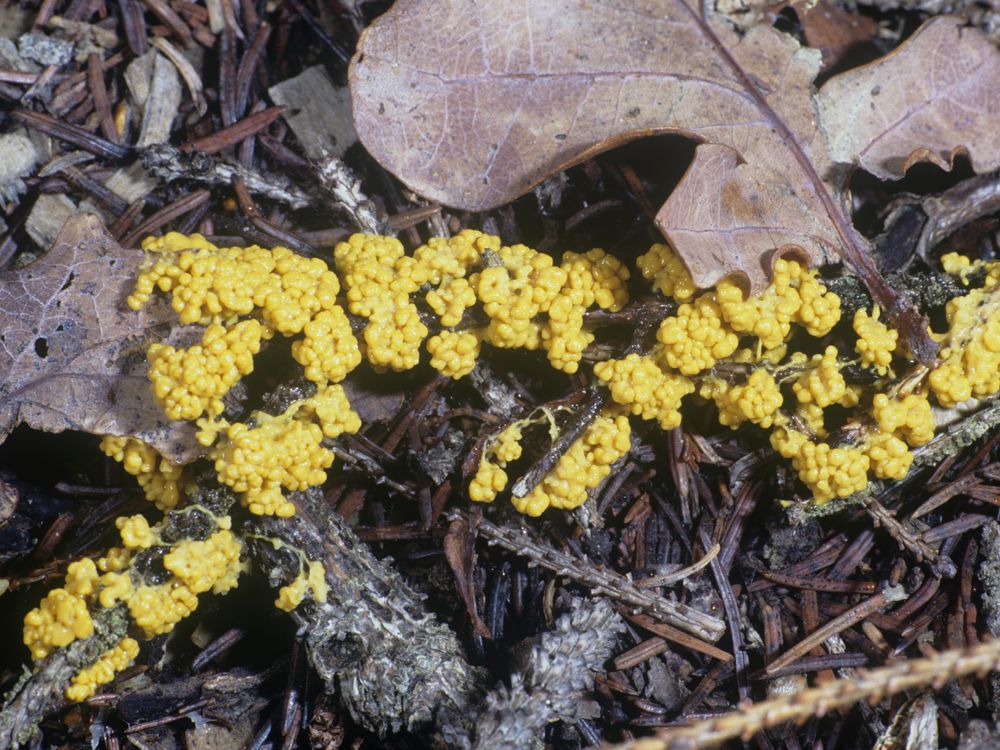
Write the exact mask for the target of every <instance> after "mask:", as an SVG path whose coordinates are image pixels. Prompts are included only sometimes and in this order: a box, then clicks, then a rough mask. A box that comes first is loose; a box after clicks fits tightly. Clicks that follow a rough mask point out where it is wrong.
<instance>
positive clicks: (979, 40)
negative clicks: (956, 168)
mask: <svg viewBox="0 0 1000 750" xmlns="http://www.w3.org/2000/svg"><path fill="white" fill-rule="evenodd" d="M963 23H964V22H963V21H962V20H961V19H959V18H955V17H953V16H940V17H938V18H933V19H931V20H930V21H928V22H927V23H926V24H924V25H923V26H922V27H921V28H920V29H918V30H917V31H916V32H915V33H914V35H913V36H912V37H910V39H909V40H908V41H907V43H906V44H904V45H903V46H901V47H900V48H899V49H897V50H896V51H895V52H893V53H892V54H889V55H887V56H885V57H883V58H881V59H880V60H876V61H875V62H873V63H870V64H868V65H865V66H864V67H861V68H857V69H855V70H851V71H848V72H847V73H843V74H841V75H839V76H837V77H835V78H833V79H831V80H830V81H829V82H828V83H827V84H826V85H825V86H823V88H822V89H821V90H820V92H819V95H818V97H817V101H818V103H819V109H820V115H821V118H822V123H823V128H824V130H825V131H826V134H827V141H828V143H829V145H830V154H831V156H832V157H833V159H834V160H835V161H838V162H841V163H845V164H854V163H856V164H858V165H859V166H860V167H861V168H863V169H864V170H866V171H868V172H871V173H872V174H873V175H875V176H876V177H880V178H882V179H886V180H887V179H899V178H900V177H902V176H903V173H904V172H905V171H906V170H907V169H908V168H909V167H910V166H911V165H912V164H914V163H915V162H917V161H923V160H927V161H931V162H933V163H934V164H937V165H938V166H939V167H942V168H944V169H950V168H951V162H952V159H953V157H954V155H955V154H956V153H958V152H966V153H968V155H969V160H970V161H971V162H972V166H973V168H974V169H975V170H976V171H977V172H989V171H991V170H994V169H997V168H998V167H1000V97H997V87H998V85H1000V52H998V51H997V47H996V44H995V43H994V42H993V41H991V40H990V39H989V37H987V36H986V35H985V34H983V33H982V32H980V31H978V30H976V29H971V28H968V27H965V26H963Z"/></svg>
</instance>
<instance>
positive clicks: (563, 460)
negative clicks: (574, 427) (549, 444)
mask: <svg viewBox="0 0 1000 750" xmlns="http://www.w3.org/2000/svg"><path fill="white" fill-rule="evenodd" d="M631 434H632V432H631V427H630V425H629V422H628V417H626V416H624V415H617V416H613V415H612V413H605V414H602V415H601V416H599V417H597V419H595V420H594V421H593V423H592V424H591V425H590V426H589V427H588V428H587V430H586V432H584V433H583V435H582V436H581V437H580V438H579V439H578V440H576V441H575V442H574V443H573V444H572V445H571V446H570V448H569V450H567V451H566V453H565V454H563V455H562V456H561V457H560V459H559V462H558V463H557V464H556V466H555V468H554V469H553V470H552V471H550V472H549V473H548V474H546V475H545V477H544V478H543V479H542V481H541V482H540V483H539V484H538V486H537V487H535V488H534V489H533V490H532V491H531V492H529V493H528V494H527V495H526V496H525V497H522V498H517V497H515V498H512V499H511V502H512V503H513V504H514V507H515V508H516V509H517V510H518V511H520V512H521V513H525V514H527V515H529V516H540V515H541V514H542V513H544V512H545V510H546V509H547V508H549V507H552V508H562V509H565V510H570V509H572V508H576V507H578V506H580V505H582V504H583V503H584V502H585V501H586V499H587V491H588V490H591V489H593V488H595V487H597V486H598V485H599V484H600V483H601V482H602V481H604V479H605V478H606V477H607V476H608V474H610V473H611V465H612V464H613V463H614V462H615V461H617V460H618V459H619V458H621V457H622V456H624V455H625V454H626V453H628V450H629V447H630V445H631Z"/></svg>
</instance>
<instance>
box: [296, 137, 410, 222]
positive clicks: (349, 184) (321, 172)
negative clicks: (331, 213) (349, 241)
mask: <svg viewBox="0 0 1000 750" xmlns="http://www.w3.org/2000/svg"><path fill="white" fill-rule="evenodd" d="M315 167H316V177H317V179H318V180H319V184H320V187H321V188H323V190H324V191H325V192H327V193H328V194H329V195H330V197H332V198H333V199H334V200H335V201H337V203H339V204H340V205H341V206H342V207H343V208H344V209H345V210H346V211H347V213H348V214H350V215H351V218H352V219H354V223H355V224H357V225H358V229H360V230H361V231H362V232H367V233H368V234H395V233H394V232H393V231H392V229H391V228H390V227H389V226H388V225H387V224H385V223H383V222H381V221H379V218H378V215H377V214H376V212H375V206H374V204H373V203H372V202H371V201H370V200H369V199H368V196H366V195H365V194H364V193H363V192H361V180H359V179H358V178H357V176H356V175H355V174H354V173H353V172H352V171H351V170H350V168H349V167H348V166H347V165H346V164H344V162H343V161H341V160H340V159H338V158H337V157H336V156H333V155H332V154H331V155H329V156H327V157H326V158H325V159H324V160H323V161H322V162H319V163H318V164H316V165H315Z"/></svg>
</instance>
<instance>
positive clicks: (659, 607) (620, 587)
mask: <svg viewBox="0 0 1000 750" xmlns="http://www.w3.org/2000/svg"><path fill="white" fill-rule="evenodd" d="M445 517H446V518H447V519H448V520H451V521H453V520H456V519H462V520H465V521H466V522H468V523H470V524H471V525H472V527H473V528H474V529H475V530H476V531H477V532H478V533H479V534H481V535H482V536H484V537H485V538H486V541H487V543H489V544H495V545H497V546H499V547H503V548H504V549H506V550H508V551H509V552H513V553H514V554H516V555H521V556H524V557H527V558H528V559H529V560H531V561H532V562H534V564H536V565H538V567H540V568H544V569H545V570H550V571H552V572H554V573H556V574H557V575H560V576H566V577H567V578H569V579H570V580H573V581H575V582H576V583H579V584H581V585H582V586H586V587H587V588H589V589H590V591H591V592H592V593H593V594H594V595H595V596H597V595H601V596H607V597H608V598H610V599H614V600H616V601H619V602H621V603H622V604H624V605H626V606H628V607H631V608H634V609H638V610H641V611H642V612H644V613H645V614H647V615H649V616H650V617H655V618H656V619H657V620H660V621H661V622H666V623H668V624H670V625H673V626H674V627H675V628H679V629H681V630H684V631H686V632H688V633H691V634H692V635H695V636H697V637H698V638H702V639H704V640H707V641H711V642H712V643H714V642H715V641H717V640H719V638H721V637H722V635H723V633H724V632H725V630H726V625H725V623H724V622H723V621H722V620H720V619H719V618H717V617H714V616H712V615H709V614H706V613H705V612H701V611H700V610H697V609H695V608H693V607H689V606H687V605H686V604H678V603H676V602H673V601H671V600H669V599H666V598H665V597H662V596H656V595H655V594H651V593H650V592H648V591H643V590H642V589H640V588H638V587H637V586H636V585H635V583H633V582H632V581H631V580H629V579H628V578H626V577H625V576H623V575H621V574H620V573H615V572H614V571H609V570H604V569H602V568H598V567H597V566H595V565H594V564H593V563H592V562H591V561H590V560H587V559H579V558H576V557H574V556H572V555H568V554H566V553H565V552H561V551H559V550H557V549H555V548H554V547H552V546H551V545H547V544H544V543H541V542H539V541H537V540H536V539H534V538H533V537H532V536H530V535H529V534H528V533H527V532H526V531H524V530H521V529H515V528H508V527H501V526H498V525H496V524H494V523H492V522H491V521H489V520H487V519H485V518H478V519H474V518H473V514H472V513H471V512H469V511H466V510H459V509H457V508H456V509H452V510H450V511H448V512H447V513H446V514H445Z"/></svg>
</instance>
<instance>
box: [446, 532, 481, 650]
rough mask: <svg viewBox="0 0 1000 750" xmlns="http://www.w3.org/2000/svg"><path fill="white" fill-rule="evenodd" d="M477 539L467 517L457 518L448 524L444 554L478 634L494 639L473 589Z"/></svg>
mask: <svg viewBox="0 0 1000 750" xmlns="http://www.w3.org/2000/svg"><path fill="white" fill-rule="evenodd" d="M475 555H476V540H475V537H474V536H473V534H472V531H471V530H470V529H469V524H468V522H466V521H465V519H461V518H460V519H456V520H454V521H452V522H451V524H449V526H448V533H447V534H445V537H444V556H445V559H446V560H448V565H449V566H450V567H451V572H452V574H453V575H454V576H455V587H456V588H457V589H458V593H459V595H460V596H461V597H462V601H463V602H465V611H466V612H468V614H469V620H470V622H471V623H472V628H473V630H475V631H476V635H478V636H480V637H481V638H487V639H492V638H493V634H492V633H491V632H490V629H489V627H487V625H486V623H485V622H483V620H482V618H481V617H480V616H479V611H478V608H477V607H476V593H475V591H474V590H473V583H472V576H473V573H474V569H475V562H476V561H475Z"/></svg>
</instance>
